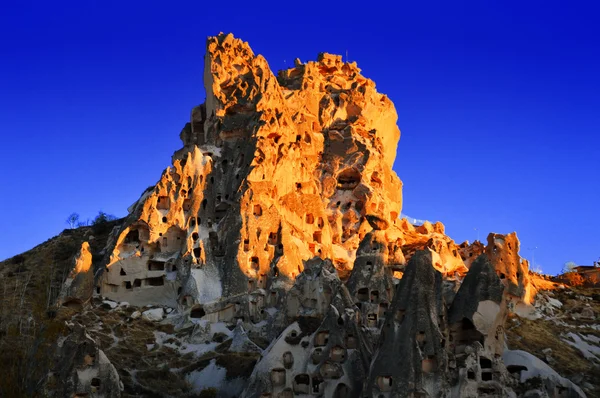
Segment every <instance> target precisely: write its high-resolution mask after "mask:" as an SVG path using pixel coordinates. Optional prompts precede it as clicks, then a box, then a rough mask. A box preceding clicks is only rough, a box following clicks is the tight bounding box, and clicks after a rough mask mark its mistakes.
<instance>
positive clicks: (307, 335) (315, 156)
mask: <svg viewBox="0 0 600 398" xmlns="http://www.w3.org/2000/svg"><path fill="white" fill-rule="evenodd" d="M204 80H205V88H206V93H207V97H206V102H205V103H203V104H201V105H199V106H197V107H196V108H194V109H193V110H192V114H191V120H190V122H189V123H187V124H186V125H185V127H184V128H183V130H182V132H181V134H180V137H181V140H182V141H183V148H181V149H180V150H178V151H177V152H175V154H174V155H173V165H172V166H171V167H169V168H167V169H166V170H165V171H164V173H163V174H162V177H161V179H160V181H158V183H157V184H156V185H155V186H154V187H151V188H149V189H148V190H147V191H146V192H144V193H143V194H142V196H141V198H140V199H139V200H138V201H137V202H136V203H135V204H134V205H133V206H132V207H131V208H130V214H129V216H128V218H127V221H126V222H125V223H124V224H123V226H122V228H121V229H120V230H119V231H115V234H114V235H113V237H112V238H111V239H110V240H109V242H111V243H109V246H108V247H107V250H108V253H109V254H108V255H107V261H106V267H105V269H104V272H103V273H102V274H101V275H100V277H99V279H98V281H97V282H98V287H99V289H100V294H101V295H102V296H105V297H107V298H109V299H111V300H114V301H127V302H128V303H130V304H131V305H134V306H145V305H149V304H155V305H159V306H161V309H160V314H156V313H155V312H153V310H150V311H146V312H143V314H141V316H142V317H143V318H146V319H150V320H152V321H156V324H158V323H161V324H164V323H169V322H171V323H173V324H174V325H176V326H177V327H178V328H181V329H183V328H185V327H188V326H193V327H192V328H191V329H193V331H192V333H191V336H190V342H193V343H194V344H195V343H199V344H200V343H201V342H210V341H211V339H213V338H214V336H213V335H214V334H215V333H216V332H215V331H216V330H224V329H223V327H224V326H227V327H228V328H229V330H228V333H225V335H229V334H232V333H229V331H230V330H235V331H234V333H233V335H234V338H232V341H231V342H229V343H228V344H229V347H230V350H231V352H235V353H237V354H240V355H241V353H244V352H247V353H252V354H253V355H254V356H257V355H259V354H261V355H262V358H261V359H260V360H259V361H258V363H257V364H256V366H255V367H254V370H253V372H252V376H251V377H250V378H249V380H248V381H247V382H246V381H244V382H243V383H245V384H244V385H243V386H242V385H241V384H238V385H237V386H241V387H240V391H241V390H243V392H242V393H241V396H244V397H263V398H267V397H271V398H275V397H280V398H284V397H285V398H287V397H293V396H298V395H300V396H323V397H336V398H344V397H376V398H380V397H386V398H387V397H404V396H410V397H486V396H488V397H492V396H494V397H496V396H515V393H514V392H513V390H512V387H514V386H515V385H518V383H519V380H517V379H516V378H515V377H512V376H511V375H510V373H509V372H507V369H506V368H505V367H504V364H503V362H502V354H503V350H504V322H505V319H506V317H507V314H508V312H509V311H511V308H513V307H514V306H515V305H516V304H519V303H524V304H527V303H530V302H531V298H532V293H531V292H532V291H533V288H532V287H531V284H530V283H529V279H528V267H527V263H526V262H524V261H521V259H520V257H519V255H518V249H519V246H518V245H519V242H518V240H517V238H516V235H515V234H514V233H513V234H509V235H498V234H490V236H489V237H488V245H487V247H484V246H483V244H481V243H480V242H475V243H474V244H473V245H469V244H468V243H464V244H461V245H457V244H456V243H455V242H454V241H453V240H452V239H451V238H449V237H448V236H447V235H445V232H444V226H443V225H442V224H441V223H435V224H431V223H428V222H426V223H425V224H423V225H420V226H415V225H412V224H410V223H408V221H407V220H406V219H402V220H401V219H399V218H398V215H399V214H400V211H401V208H402V193H401V190H402V183H401V181H400V180H399V178H398V177H397V176H396V174H395V173H394V172H393V171H392V164H393V162H394V158H395V154H396V145H397V143H398V140H399V136H400V131H399V129H398V127H397V126H396V119H397V115H396V112H395V109H394V106H393V104H392V103H391V101H390V100H389V99H388V98H387V97H386V96H385V95H382V94H379V93H377V91H376V90H375V84H374V83H373V82H372V81H371V80H369V79H367V78H365V77H363V76H362V75H361V74H360V69H358V67H357V66H356V64H355V63H345V62H342V59H341V57H340V56H335V55H330V54H320V55H319V57H318V59H317V61H316V62H307V63H301V62H300V61H297V62H296V65H295V67H293V68H291V69H288V70H285V71H282V72H280V73H279V74H278V76H277V77H276V76H275V75H274V74H273V73H272V72H271V70H270V69H269V66H268V64H267V62H266V60H265V59H264V58H263V57H262V56H260V55H258V56H257V55H254V53H253V52H252V50H251V49H250V47H249V46H248V44H247V43H245V42H242V41H241V40H239V39H236V38H234V37H233V36H232V35H223V34H220V35H218V36H216V37H211V38H209V39H208V43H207V53H206V56H205V76H204ZM82 251H83V249H82ZM463 278H464V279H463ZM162 307H170V308H175V309H176V311H173V312H172V313H171V312H170V311H168V312H169V315H168V316H166V317H165V315H164V314H163V313H162ZM135 314H136V317H138V316H140V313H139V312H137V313H135ZM132 317H133V315H132ZM219 325H220V326H219ZM219 328H220V329H219ZM253 339H255V340H256V339H258V340H260V339H262V340H263V341H265V340H266V341H268V342H270V344H269V345H266V344H265V345H263V346H261V347H259V346H258V345H257V344H255V342H254V341H253ZM258 340H257V341H258ZM206 344H208V343H206ZM253 358H254V357H253ZM240 383H242V382H240ZM236 388H237V387H236ZM223 394H225V393H223ZM236 394H238V393H237V392H236ZM223 396H225V395H223ZM236 396H237V395H236Z"/></svg>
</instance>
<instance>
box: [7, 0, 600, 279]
mask: <svg viewBox="0 0 600 398" xmlns="http://www.w3.org/2000/svg"><path fill="white" fill-rule="evenodd" d="M11 3H13V4H8V2H5V3H3V6H2V11H1V12H0V34H1V39H0V134H1V138H2V142H1V144H0V167H1V169H2V170H4V179H3V184H2V185H1V186H0V207H1V208H2V210H3V212H2V216H1V220H2V221H1V223H0V225H1V227H0V242H1V243H0V258H6V257H9V256H12V255H14V254H17V253H19V252H22V251H25V250H28V249H30V248H32V247H33V246H35V245H36V244H39V243H41V242H43V241H45V240H46V239H48V238H50V237H52V236H54V235H55V234H57V233H59V232H60V231H61V230H62V229H64V228H65V227H66V224H65V218H66V217H67V215H68V214H69V213H71V212H73V211H75V212H78V213H80V214H81V216H82V218H88V217H89V218H92V217H94V216H95V215H96V214H97V212H98V211H99V210H103V211H106V212H108V213H112V214H115V215H117V216H124V215H125V214H126V208H127V207H128V206H129V205H130V204H131V203H133V202H134V201H135V200H137V198H138V197H139V195H140V193H141V192H142V191H143V190H144V189H145V188H146V187H147V186H149V185H152V184H154V183H155V182H156V181H157V179H158V178H159V176H160V173H161V172H162V170H163V169H164V168H165V167H166V166H168V165H169V163H170V155H171V154H172V153H173V152H174V151H175V150H176V149H178V148H179V147H180V141H179V138H178V135H179V131H180V130H181V128H182V127H183V125H184V123H185V122H186V121H187V120H188V117H189V112H190V109H191V108H192V107H193V106H195V105H197V104H199V103H201V102H203V101H204V90H203V86H202V67H203V56H204V50H205V49H204V46H205V38H206V36H208V35H214V34H217V33H218V32H220V31H224V32H233V33H234V34H235V35H236V36H237V37H241V38H242V39H244V40H246V41H249V42H250V44H251V46H252V48H253V49H254V51H255V53H260V54H263V55H264V56H265V57H266V59H267V60H268V61H269V63H270V65H271V67H272V69H274V70H277V69H281V68H283V67H285V66H286V65H287V66H289V65H291V64H292V62H293V60H294V58H296V57H298V58H300V59H302V60H313V59H315V58H316V55H317V53H318V52H321V51H327V52H332V53H339V54H345V53H346V51H348V55H349V58H350V60H352V61H357V62H358V65H359V67H361V68H362V70H363V74H364V75H365V76H367V77H369V78H372V79H373V80H375V82H376V83H377V87H378V89H379V90H380V91H381V92H383V93H386V94H388V95H389V97H390V98H391V99H392V100H393V101H394V103H395V104H396V108H397V110H398V115H399V120H398V124H399V126H400V129H401V130H402V137H401V140H400V145H399V149H398V156H397V160H396V165H395V170H396V172H397V173H398V175H399V176H400V178H401V179H402V180H403V181H404V198H405V200H404V212H405V213H406V214H408V215H410V216H412V217H416V218H422V219H429V220H441V221H442V222H444V224H445V225H446V231H447V233H448V234H449V235H450V236H452V237H453V238H454V239H455V240H456V241H457V242H461V241H463V240H465V239H468V240H471V241H472V240H474V239H475V238H476V237H477V231H476V230H475V228H477V229H478V230H479V231H481V232H480V235H481V238H484V237H485V236H487V233H488V232H489V231H495V232H499V233H507V232H511V231H517V233H518V235H519V237H520V239H521V243H522V250H521V254H522V255H523V256H525V257H527V258H531V255H532V254H533V253H532V251H531V250H527V249H528V248H532V247H537V250H536V251H535V259H536V263H538V264H540V265H541V266H542V268H543V269H544V271H546V272H549V273H555V272H557V271H559V269H560V268H561V267H562V264H563V263H564V262H566V261H569V260H573V261H575V262H577V263H579V264H591V263H592V262H593V261H594V260H596V259H598V257H599V256H600V238H599V236H598V231H597V230H598V227H599V226H600V216H599V211H598V206H599V203H600V188H599V185H600V184H599V173H600V134H599V132H600V131H599V130H600V128H599V126H600V45H599V43H600V34H599V30H598V29H599V28H598V26H600V24H599V23H598V18H597V15H598V9H595V8H594V7H595V6H594V5H593V4H594V3H592V2H589V3H585V2H552V1H526V2H513V3H509V2H505V1H502V2H487V1H474V2H470V3H465V2H443V3H439V4H438V3H435V2H415V1H411V2H399V3H400V5H399V4H398V3H397V2H388V3H387V4H385V3H384V4H381V2H374V1H373V2H357V3H352V2H342V3H340V2H319V3H318V6H317V5H311V4H313V3H302V2H281V1H277V2H248V1H245V2H241V3H239V4H236V3H235V2H231V1H229V2H219V1H212V2H207V1H193V2H177V1H174V2H152V1H144V2H136V1H119V2H116V1H77V2H75V1H72V2H71V1H69V2H67V1H57V2H48V1H44V2H40V1H28V2H17V1H13V2H11ZM206 3H210V5H207V4H206ZM573 3H577V5H574V4H573ZM376 4H381V5H376Z"/></svg>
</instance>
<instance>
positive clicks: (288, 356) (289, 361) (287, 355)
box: [283, 351, 294, 369]
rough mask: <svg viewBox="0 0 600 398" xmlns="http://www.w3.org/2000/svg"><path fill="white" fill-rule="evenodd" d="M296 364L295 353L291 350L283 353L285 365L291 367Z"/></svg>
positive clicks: (287, 367)
mask: <svg viewBox="0 0 600 398" xmlns="http://www.w3.org/2000/svg"><path fill="white" fill-rule="evenodd" d="M292 365H294V355H292V353H291V352H290V351H286V352H284V353H283V367H284V368H286V369H290V368H291V367H292Z"/></svg>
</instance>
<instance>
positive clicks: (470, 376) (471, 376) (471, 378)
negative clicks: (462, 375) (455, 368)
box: [467, 369, 475, 380]
mask: <svg viewBox="0 0 600 398" xmlns="http://www.w3.org/2000/svg"><path fill="white" fill-rule="evenodd" d="M467 378H468V379H470V380H475V372H473V371H472V370H471V369H469V371H468V372H467Z"/></svg>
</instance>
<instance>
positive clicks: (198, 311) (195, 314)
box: [190, 305, 206, 319]
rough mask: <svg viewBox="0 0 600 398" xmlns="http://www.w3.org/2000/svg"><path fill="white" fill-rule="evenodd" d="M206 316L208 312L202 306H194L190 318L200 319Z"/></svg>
mask: <svg viewBox="0 0 600 398" xmlns="http://www.w3.org/2000/svg"><path fill="white" fill-rule="evenodd" d="M204 315H206V312H205V311H204V308H203V307H202V306H201V305H195V306H193V307H192V310H191V311H190V318H194V319H200V318H202V317H203V316H204Z"/></svg>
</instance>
